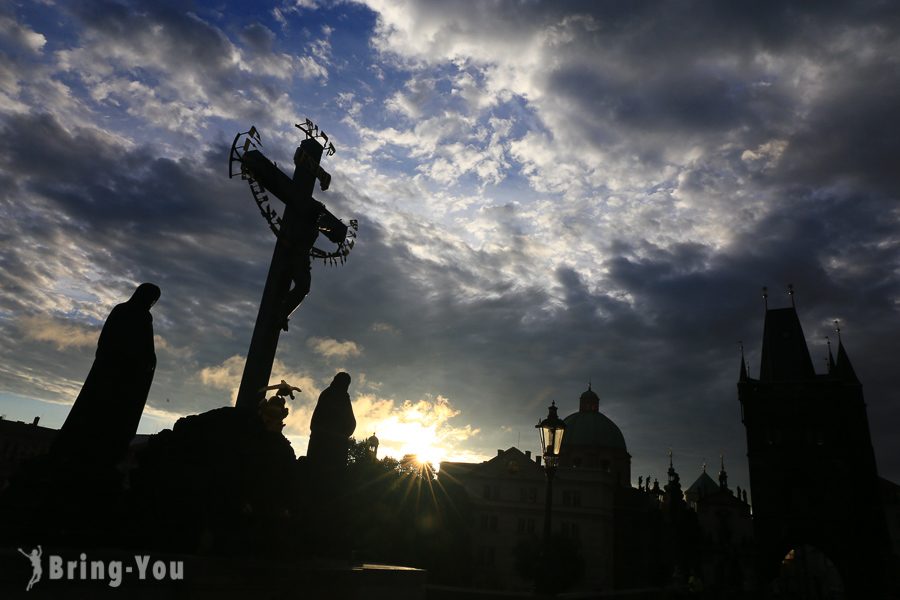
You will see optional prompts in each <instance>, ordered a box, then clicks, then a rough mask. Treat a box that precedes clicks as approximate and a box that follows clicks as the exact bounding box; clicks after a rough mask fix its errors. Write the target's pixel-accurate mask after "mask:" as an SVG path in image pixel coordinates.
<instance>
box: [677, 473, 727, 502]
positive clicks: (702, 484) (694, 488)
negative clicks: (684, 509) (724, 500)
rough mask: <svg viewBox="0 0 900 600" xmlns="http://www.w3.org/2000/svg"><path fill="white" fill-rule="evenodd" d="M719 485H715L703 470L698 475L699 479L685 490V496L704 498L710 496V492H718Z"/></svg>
mask: <svg viewBox="0 0 900 600" xmlns="http://www.w3.org/2000/svg"><path fill="white" fill-rule="evenodd" d="M718 489H719V484H718V483H716V482H715V481H714V480H713V478H712V477H710V476H709V473H707V472H706V471H705V470H704V471H703V472H702V473H700V477H698V478H697V479H696V481H694V483H692V484H691V487H689V488H688V489H687V491H686V492H685V495H687V496H693V495H696V496H697V497H698V498H700V497H702V496H706V495H708V494H711V493H712V492H715V491H718Z"/></svg>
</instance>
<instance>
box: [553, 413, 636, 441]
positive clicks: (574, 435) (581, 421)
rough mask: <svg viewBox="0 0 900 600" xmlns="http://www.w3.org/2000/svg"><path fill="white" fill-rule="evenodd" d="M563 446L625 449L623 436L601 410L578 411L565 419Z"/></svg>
mask: <svg viewBox="0 0 900 600" xmlns="http://www.w3.org/2000/svg"><path fill="white" fill-rule="evenodd" d="M563 420H564V421H565V423H566V432H565V434H563V446H596V447H600V448H618V449H621V450H625V449H626V448H625V436H623V435H622V431H621V430H620V429H619V427H618V426H617V425H616V424H615V423H613V422H612V420H611V419H610V418H609V417H607V416H606V415H604V414H603V413H601V412H599V411H598V412H584V411H578V412H577V413H574V414H571V415H569V416H568V417H566V418H565V419H563Z"/></svg>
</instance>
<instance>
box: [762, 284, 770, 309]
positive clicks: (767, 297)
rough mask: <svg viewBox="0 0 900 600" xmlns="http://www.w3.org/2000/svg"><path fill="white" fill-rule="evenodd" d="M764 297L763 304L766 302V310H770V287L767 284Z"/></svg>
mask: <svg viewBox="0 0 900 600" xmlns="http://www.w3.org/2000/svg"><path fill="white" fill-rule="evenodd" d="M762 297H763V304H765V306H766V310H769V288H767V287H766V286H763V289H762Z"/></svg>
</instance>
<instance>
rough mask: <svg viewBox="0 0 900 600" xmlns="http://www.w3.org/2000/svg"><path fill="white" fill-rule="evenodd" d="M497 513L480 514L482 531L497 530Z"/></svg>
mask: <svg viewBox="0 0 900 600" xmlns="http://www.w3.org/2000/svg"><path fill="white" fill-rule="evenodd" d="M497 522H498V521H497V515H489V514H486V513H485V514H482V515H481V530H482V531H497Z"/></svg>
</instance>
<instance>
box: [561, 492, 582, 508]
mask: <svg viewBox="0 0 900 600" xmlns="http://www.w3.org/2000/svg"><path fill="white" fill-rule="evenodd" d="M562 501H563V506H581V490H563V497H562Z"/></svg>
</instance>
